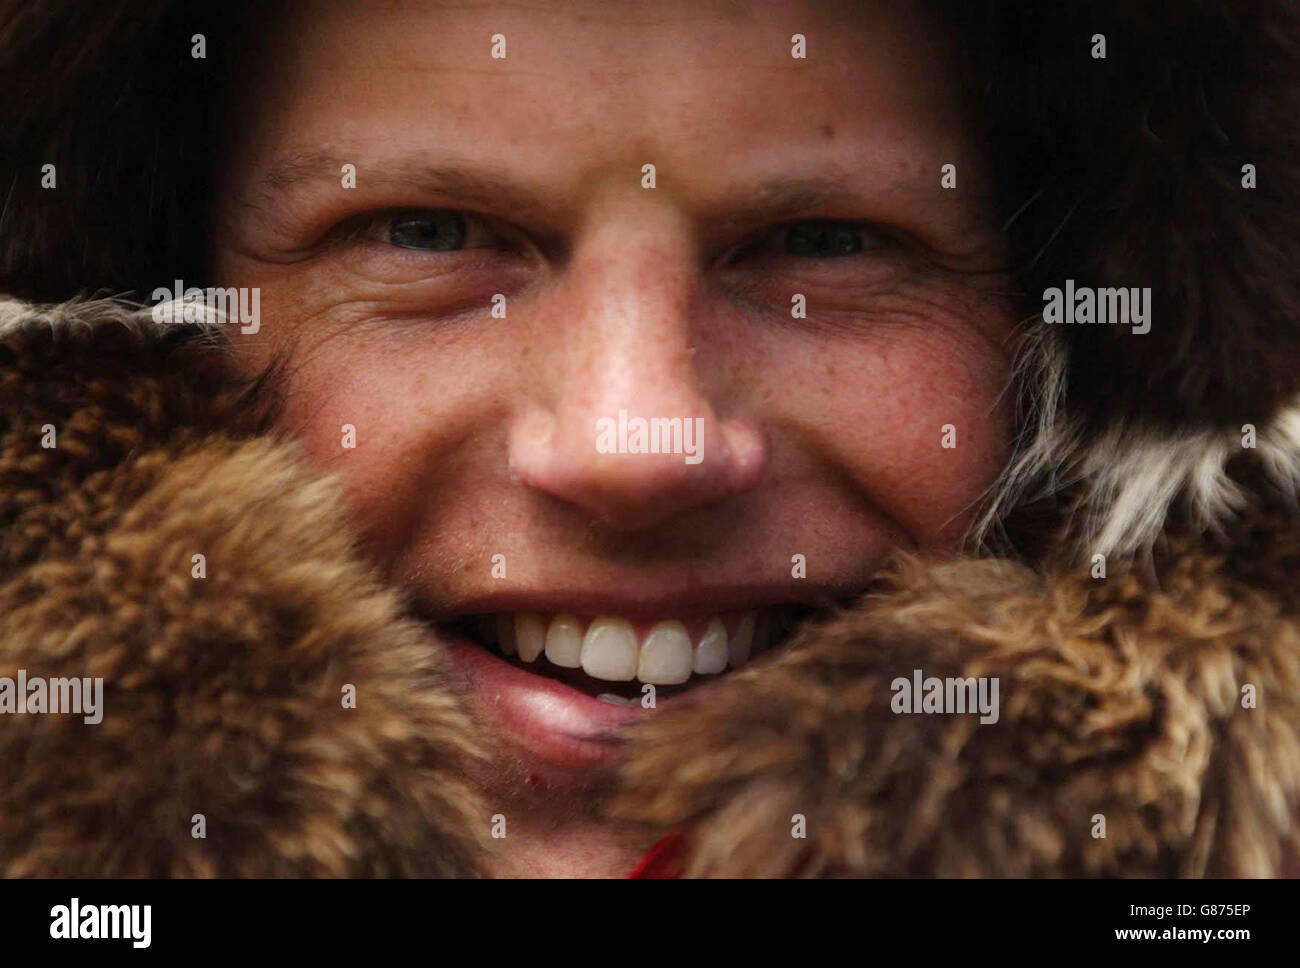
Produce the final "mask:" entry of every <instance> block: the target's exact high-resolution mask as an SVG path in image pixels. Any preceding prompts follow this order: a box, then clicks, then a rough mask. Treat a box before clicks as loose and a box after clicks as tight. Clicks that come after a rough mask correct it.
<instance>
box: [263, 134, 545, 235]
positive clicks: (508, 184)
mask: <svg viewBox="0 0 1300 968" xmlns="http://www.w3.org/2000/svg"><path fill="white" fill-rule="evenodd" d="M345 164H355V165H356V166H357V172H356V176H357V183H358V185H362V186H379V187H381V188H390V189H413V190H415V191H418V192H422V193H424V194H428V195H437V196H442V197H446V198H449V199H455V200H457V201H459V202H464V203H467V204H470V205H477V206H480V207H482V208H491V209H494V210H501V209H505V210H509V211H511V212H516V213H519V214H521V215H524V216H528V217H532V218H534V219H536V220H538V221H541V220H543V219H544V218H545V217H546V215H547V213H553V212H554V210H555V208H556V203H554V202H552V203H549V204H543V203H542V201H541V200H540V199H539V198H538V197H537V195H536V194H535V193H534V192H530V191H529V190H527V189H526V188H523V187H521V186H519V185H517V184H516V183H515V182H513V181H511V179H510V178H509V176H508V175H506V173H505V172H502V171H493V170H492V169H491V168H484V167H483V166H482V165H476V166H475V167H474V168H470V167H468V166H465V165H459V164H450V165H434V164H429V163H428V162H427V161H424V160H423V159H402V158H399V159H396V160H386V161H381V162H372V163H358V161H357V159H356V156H353V157H352V158H348V157H347V156H345V155H342V154H338V153H336V152H332V151H300V152H294V153H292V154H289V155H286V156H284V157H282V158H280V159H278V160H276V161H275V162H273V163H272V164H271V165H270V166H269V167H268V168H267V169H266V171H265V172H264V173H263V174H262V177H261V179H260V181H259V183H258V187H259V189H260V191H261V193H262V194H263V195H269V196H272V197H274V196H281V197H282V196H285V195H289V194H292V193H293V192H295V191H297V190H299V189H302V188H304V187H318V186H319V187H324V186H326V185H332V186H337V184H338V181H337V179H338V178H339V177H340V175H341V174H342V168H343V166H344V165H345Z"/></svg>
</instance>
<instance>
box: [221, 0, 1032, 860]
mask: <svg viewBox="0 0 1300 968" xmlns="http://www.w3.org/2000/svg"><path fill="white" fill-rule="evenodd" d="M757 6H758V7H759V8H760V9H758V10H747V9H745V10H739V9H737V8H734V7H732V6H730V5H727V4H714V3H711V2H707V0H706V2H701V0H691V2H689V3H686V2H682V3H677V2H670V0H665V2H662V3H656V4H654V5H653V6H639V5H621V4H620V5H613V6H611V5H609V4H608V3H607V2H603V0H581V2H575V0H566V2H564V3H558V2H557V3H554V4H548V3H540V4H530V5H528V6H526V7H519V6H517V5H511V4H500V5H497V4H493V3H485V4H475V5H472V6H470V7H465V6H464V5H461V4H451V3H448V4H445V5H444V4H441V3H436V2H429V3H422V4H411V5H403V6H402V7H401V8H400V9H399V10H390V9H389V8H388V7H387V6H384V7H377V6H373V5H368V4H350V3H344V2H330V3H321V4H312V3H304V4H300V5H298V6H297V7H296V8H295V9H294V10H293V12H292V23H291V24H289V25H286V26H287V28H288V29H284V30H274V31H271V30H268V31H264V32H263V33H264V36H265V43H266V44H267V45H268V47H269V48H270V50H269V51H268V52H267V53H268V56H265V57H262V58H259V59H258V61H259V62H261V63H274V64H275V70H274V71H268V72H267V73H266V74H265V75H264V76H262V77H260V78H259V79H257V80H256V82H255V83H254V84H253V85H252V87H251V88H250V91H249V93H248V96H247V98H246V100H245V101H244V102H242V103H241V104H239V105H238V106H237V108H236V109H234V110H233V111H232V118H231V120H230V122H229V124H228V130H231V131H234V132H238V138H237V140H235V141H233V142H232V144H231V147H230V156H229V160H228V162H227V164H226V165H225V166H224V170H225V173H226V180H225V182H224V183H223V184H222V185H221V186H220V190H219V192H218V200H217V205H216V211H215V213H214V214H215V215H216V224H217V225H218V247H217V255H216V259H215V264H214V267H213V268H214V272H215V275H216V276H217V278H218V281H219V284H220V285H230V286H260V287H261V288H262V320H263V322H262V327H261V332H260V333H259V334H257V335H256V336H249V337H241V339H240V341H239V348H240V350H241V351H242V352H243V353H244V354H245V355H246V363H247V366H248V367H249V369H250V370H256V369H257V368H259V367H261V366H263V365H265V364H266V363H267V362H268V361H270V360H272V359H275V358H277V357H280V356H284V355H286V354H288V355H291V356H292V360H293V365H292V366H291V367H289V370H288V372H289V374H290V377H289V381H288V390H289V401H288V409H287V416H286V419H285V424H286V429H287V430H288V431H289V432H291V433H292V434H294V435H296V436H297V437H298V438H299V439H301V441H302V442H303V444H304V446H305V448H306V450H307V452H308V453H309V454H310V455H311V456H312V457H313V458H314V459H316V460H317V461H319V462H320V463H321V464H323V465H324V466H326V467H328V468H330V469H332V470H334V471H336V472H337V473H338V474H339V475H340V477H341V480H342V481H343V484H344V486H345V488H346V489H347V494H348V499H349V501H350V503H351V506H352V508H353V510H354V513H355V522H354V524H355V525H356V526H357V527H358V528H359V530H360V531H361V533H362V534H363V535H364V537H365V542H366V544H365V550H366V552H367V553H368V554H369V555H371V556H372V557H373V558H374V559H375V560H376V561H377V562H378V563H379V564H380V565H381V566H382V567H383V568H384V569H385V571H386V573H387V574H388V575H389V576H390V577H391V578H392V580H393V581H395V582H398V583H401V584H402V585H403V586H405V587H407V588H409V589H411V590H412V592H413V593H421V594H424V595H426V596H427V597H428V598H429V599H430V600H432V601H434V602H435V603H439V604H441V605H444V606H445V607H449V608H450V607H454V604H455V603H456V602H457V601H458V600H463V599H464V598H467V597H469V596H473V595H477V594H484V593H487V592H490V591H496V590H499V589H498V588H497V587H496V586H494V585H493V579H492V578H491V559H492V556H493V555H494V554H504V555H505V556H506V559H507V561H508V574H509V584H510V586H511V588H515V589H519V590H530V589H548V588H557V587H558V588H581V589H590V590H593V591H612V592H620V591H625V590H626V589H629V588H634V589H636V590H637V591H638V593H640V594H647V595H651V594H662V595H665V596H666V595H670V594H673V593H675V592H678V591H680V590H681V589H682V588H683V587H689V585H690V584H691V583H692V582H696V581H709V582H713V583H717V584H719V585H743V584H745V583H753V582H764V581H776V580H785V579H788V578H789V562H790V560H791V555H792V554H795V553H800V554H803V555H805V556H806V559H807V562H808V565H807V568H808V577H809V580H810V581H817V582H820V583H824V584H825V585H826V586H827V587H830V588H834V589H836V590H839V591H841V592H845V593H848V592H852V591H854V590H858V589H861V588H862V587H863V586H864V585H865V583H866V582H867V581H868V580H869V579H870V577H871V575H872V574H873V572H874V571H875V570H876V569H877V568H878V567H879V566H880V564H881V563H882V562H883V561H884V559H885V557H886V556H887V555H888V553H889V552H890V550H891V549H893V548H895V547H898V546H904V547H925V548H933V549H947V548H952V547H954V546H955V545H956V543H957V542H958V540H959V539H960V537H961V536H962V534H963V532H964V530H965V528H966V527H967V525H968V524H969V522H970V519H971V516H972V509H973V506H974V504H975V502H976V501H977V500H978V498H979V497H980V495H981V494H982V493H983V491H984V489H985V488H986V487H987V486H988V484H989V483H990V482H991V480H992V479H993V477H994V476H995V474H996V473H997V470H998V469H999V468H1000V466H1001V464H1002V462H1003V460H1004V459H1005V455H1006V447H1007V435H1008V426H1009V414H1008V412H1007V408H1006V400H1005V398H1003V399H1002V400H1001V401H999V394H1000V393H1001V391H1002V390H1003V388H1004V385H1005V383H1006V380H1007V378H1008V361H1007V357H1006V345H1005V343H1006V339H1007V337H1008V335H1009V334H1010V332H1011V319H1012V313H1011V310H1010V308H1009V307H1008V306H1007V305H1005V304H1004V303H1003V302H1002V301H1001V298H1002V297H1000V296H998V295H997V293H999V292H1005V291H1008V290H1009V289H1011V288H1012V287H1011V286H1010V284H1009V283H1008V280H1007V279H1006V277H1004V276H1002V275H1001V274H999V273H998V272H995V271H994V270H997V269H998V268H999V266H1000V259H1001V251H1000V249H999V246H998V241H997V238H996V236H995V234H994V232H993V228H992V224H991V223H992V222H993V220H992V218H991V217H990V216H989V214H988V210H987V205H986V201H985V200H984V198H983V196H982V195H981V188H980V186H981V185H982V184H983V178H982V174H983V172H982V160H981V159H980V158H979V157H978V156H976V155H974V154H973V152H972V148H971V146H970V139H969V138H968V136H967V134H966V128H965V124H964V120H963V115H962V112H961V108H960V106H959V103H958V100H957V95H956V94H955V93H954V92H955V90H956V89H955V87H953V86H952V81H953V79H952V78H951V77H950V76H949V75H948V74H947V73H946V71H947V70H949V69H950V65H951V64H952V63H953V62H954V61H955V57H954V56H953V54H952V52H951V50H950V49H949V48H948V47H947V46H946V42H945V40H944V37H943V35H942V34H941V33H939V32H938V31H937V30H936V29H935V28H934V27H933V26H932V25H928V24H927V23H926V22H925V21H923V20H920V19H918V17H915V16H912V15H910V14H907V13H905V12H900V11H899V9H898V5H897V4H879V5H871V4H865V5H864V4H839V3H817V2H805V3H797V2H772V3H764V4H762V5H757ZM795 32H799V33H803V34H805V35H806V36H807V37H808V38H809V47H808V51H809V55H808V58H807V59H806V60H802V61H800V60H795V59H793V58H791V57H790V52H789V37H790V35H791V34H792V33H795ZM494 33H504V34H506V36H507V38H508V57H507V58H506V60H504V61H493V60H491V59H490V58H489V57H488V53H487V52H488V46H489V44H488V38H489V37H490V36H491V35H492V34H494ZM276 38H280V39H279V40H277V39H276ZM290 42H291V46H292V55H289V54H288V53H287V52H286V50H285V49H281V48H278V47H276V44H277V43H280V44H289V43H290ZM813 119H816V120H813ZM822 119H826V120H824V121H823V120H822ZM305 150H316V151H322V150H329V151H332V152H337V153H341V154H342V155H343V156H344V157H346V158H347V159H349V160H352V159H355V163H356V165H357V187H356V188H355V189H348V190H344V189H342V188H341V187H340V186H339V182H338V174H337V169H334V170H329V171H323V172H322V173H321V177H320V180H319V184H318V185H316V187H315V188H313V189H312V190H311V191H310V192H307V191H304V192H300V193H299V194H296V195H292V196H286V197H285V198H283V199H279V198H277V199H276V200H275V201H274V202H272V201H270V200H269V196H267V195H266V194H265V193H264V192H263V191H262V189H261V188H260V187H259V179H260V178H261V177H262V175H263V174H264V173H265V171H266V170H267V168H268V167H269V166H271V165H272V164H273V163H274V162H275V161H276V160H277V159H279V158H281V157H283V156H284V155H285V154H286V153H292V152H303V151H305ZM396 153H401V154H403V155H404V156H410V155H412V154H415V155H418V156H420V157H421V158H427V159H428V162H429V163H430V164H435V165H446V164H449V163H451V162H452V161H455V162H457V163H463V164H464V165H465V166H466V167H468V168H470V169H473V170H476V171H481V170H489V169H490V170H491V171H492V172H493V173H495V174H498V175H502V176H503V177H506V178H508V179H509V180H511V181H512V182H519V183H522V184H525V185H527V186H529V191H530V192H531V193H532V194H533V195H534V196H536V198H537V200H538V201H539V202H540V203H542V204H543V205H544V206H545V215H544V217H543V218H542V220H541V224H530V225H527V226H519V227H518V229H517V232H516V235H517V238H515V237H512V238H514V243H517V244H510V245H508V244H501V243H498V242H497V241H496V240H493V239H490V238H489V239H488V241H485V242H482V243H476V245H475V247H474V248H472V249H470V250H467V251H465V252H452V253H446V252H443V253H430V252H415V251H410V250H397V249H394V248H393V247H392V246H391V245H389V246H387V247H386V244H385V243H383V242H376V241H373V240H372V241H368V242H366V243H365V244H359V243H349V244H347V245H339V246H319V245H317V243H318V241H319V239H320V237H321V236H322V235H324V234H325V233H326V232H327V230H329V229H330V228H331V226H333V225H335V224H337V223H340V222H343V221H346V220H347V219H353V218H356V217H359V216H363V215H365V213H367V212H371V213H375V212H382V211H385V210H389V209H392V208H464V209H469V210H471V211H475V212H479V213H482V214H483V215H486V216H489V217H491V218H494V219H496V220H498V221H499V222H500V223H502V224H505V225H507V226H509V225H513V224H514V223H515V222H516V220H517V219H519V218H521V216H520V215H519V213H518V212H516V211H515V210H514V209H513V208H511V207H507V206H504V205H499V204H495V203H493V202H492V200H491V199H488V200H486V201H479V202H476V203H475V204H473V205H464V204H458V203H457V200H456V199H455V198H451V197H441V196H435V195H431V194H429V193H428V192H427V191H426V190H424V189H423V188H421V187H419V186H418V185H417V184H416V183H415V182H413V181H412V182H411V183H409V184H400V185H397V186H396V187H394V186H392V185H386V186H385V187H383V188H380V187H379V183H380V178H379V173H380V172H381V171H382V169H383V166H384V165H385V164H386V163H387V162H388V157H389V155H393V154H396ZM647 162H652V163H654V164H655V165H656V168H657V173H658V187H656V188H655V189H653V190H646V189H643V188H642V187H641V184H640V179H641V165H643V164H645V163H647ZM950 162H951V163H954V164H957V165H958V167H959V169H960V170H961V171H962V173H963V174H962V182H961V184H962V189H961V191H959V192H945V191H942V190H941V189H940V185H939V170H940V167H941V166H942V165H943V164H946V163H950ZM826 172H833V173H834V174H835V175H836V176H837V177H840V178H841V179H842V180H843V181H844V182H845V183H846V184H847V185H849V186H850V187H851V188H852V189H853V191H854V192H855V193H856V194H858V195H860V196H861V198H862V201H860V202H855V203H853V204H845V205H835V206H830V205H822V206H820V207H816V208H814V209H813V210H810V211H807V212H802V213H799V216H798V217H800V218H819V219H849V220H862V221H863V222H869V223H872V224H875V225H882V226H887V227H898V228H900V229H902V231H903V232H904V233H906V234H907V235H908V236H909V237H910V238H913V239H915V240H916V244H915V245H911V244H910V243H909V246H910V247H909V246H902V247H899V246H888V247H885V248H883V249H871V250H870V251H867V252H864V253H862V254H857V255H854V256H852V257H851V258H848V259H809V258H807V257H800V256H798V255H797V254H795V255H791V254H788V253H786V252H784V251H783V250H779V249H778V250H774V251H770V252H769V251H766V250H765V252H764V254H762V255H759V256H744V257H736V258H735V259H729V258H728V256H729V254H730V253H732V252H733V251H739V250H740V248H741V243H742V242H744V241H745V240H746V239H748V238H752V237H753V236H755V234H761V231H765V230H766V228H770V226H767V227H765V226H763V225H751V226H747V227H746V228H744V229H743V230H742V229H740V228H736V227H735V226H738V225H741V224H743V220H744V217H745V216H746V213H747V209H748V199H750V198H752V197H753V193H752V191H750V187H749V186H752V185H753V184H756V183H757V182H758V181H761V180H763V179H765V178H770V177H776V176H782V177H803V176H806V175H809V174H811V173H817V174H824V173H826ZM250 200H253V204H252V205H251V206H250V204H247V203H248V202H249V201H250ZM792 217H793V216H792ZM729 220H730V221H729ZM520 239H522V240H523V241H522V242H521V241H519V240H520ZM521 253H522V254H521ZM936 264H941V265H942V268H936ZM497 292H500V293H503V294H505V295H506V296H507V304H508V312H507V316H506V318H505V319H498V318H493V317H492V316H491V314H490V300H491V296H492V294H493V293H497ZM793 293H803V294H805V295H806V296H807V300H808V318H807V319H792V318H791V316H790V306H791V296H792V294H793ZM619 409H626V410H627V411H629V413H630V414H633V415H641V416H666V417H673V416H682V417H699V418H701V419H702V420H703V421H704V438H703V440H704V445H705V454H706V459H705V460H704V462H703V463H701V464H699V465H694V466H688V465H686V464H685V463H684V462H683V461H682V459H681V457H680V456H678V455H662V456H649V455H638V457H636V458H635V461H636V462H635V463H632V461H633V458H631V457H629V456H628V455H607V454H598V453H597V451H596V448H595V428H596V421H597V420H598V419H600V418H602V417H615V416H616V415H617V412H618V410H619ZM344 423H351V424H355V425H356V427H357V433H358V446H357V448H356V449H355V450H351V451H344V450H342V449H341V447H340V431H339V428H340V426H341V425H342V424H344ZM948 423H951V424H954V425H955V426H956V427H957V428H958V442H959V443H958V446H957V448H955V449H943V448H941V447H940V438H941V430H940V428H941V426H942V425H944V424H948ZM493 740H494V743H493V745H494V746H495V747H496V748H498V749H501V750H502V751H503V752H502V758H501V762H500V764H499V768H498V769H497V770H496V772H495V773H494V774H493V775H492V776H490V777H486V778H485V781H486V782H488V783H489V785H490V786H491V787H492V788H493V789H494V790H495V791H496V794H495V795H496V801H497V802H498V803H499V808H498V809H500V810H501V811H502V812H505V813H507V814H508V815H509V816H510V817H511V827H510V841H509V848H510V849H509V850H508V851H503V852H502V856H501V858H500V859H499V860H498V861H497V862H495V863H494V865H493V867H492V869H491V873H499V874H513V873H531V874H596V873H599V874H620V873H624V872H626V871H627V870H628V869H630V868H631V866H632V863H633V862H634V860H635V858H634V857H633V856H629V854H628V853H626V851H624V850H622V849H620V848H619V847H618V846H617V845H616V840H615V837H616V835H617V833H618V831H616V830H613V829H612V828H610V827H609V826H608V825H606V824H604V823H603V822H602V821H601V820H600V816H599V800H598V796H597V794H598V791H599V778H598V777H591V778H586V779H584V780H583V781H582V782H579V783H576V784H575V783H559V782H555V780H554V778H552V777H546V778H543V776H542V775H541V773H540V772H539V771H537V770H535V769H534V768H532V766H531V764H529V763H528V762H527V761H526V760H525V759H524V758H523V757H518V756H513V755H512V754H511V752H510V750H511V746H510V737H508V736H500V737H493Z"/></svg>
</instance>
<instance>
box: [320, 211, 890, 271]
mask: <svg viewBox="0 0 1300 968" xmlns="http://www.w3.org/2000/svg"><path fill="white" fill-rule="evenodd" d="M447 214H452V215H459V216H461V217H462V219H463V224H464V226H465V232H466V237H467V239H472V238H474V237H475V236H476V235H478V236H479V237H480V238H486V237H489V236H490V237H491V238H492V239H493V240H494V241H495V242H496V243H498V244H503V245H505V246H506V247H507V248H510V249H511V250H512V251H522V250H523V249H524V248H526V247H525V246H524V245H523V244H522V242H521V241H519V231H518V230H516V229H513V228H512V227H511V226H509V224H508V223H504V222H500V221H498V220H496V219H494V218H492V217H490V216H487V215H481V214H479V213H477V212H471V211H465V210H463V209H450V208H428V209H390V210H386V211H382V212H375V213H369V214H367V215H365V216H363V217H361V218H358V219H354V220H352V221H350V222H349V223H348V224H346V225H345V226H343V228H342V230H341V231H340V232H338V233H336V235H335V237H336V240H337V241H338V242H341V243H344V244H364V243H370V244H374V245H379V246H382V247H383V248H384V249H386V250H389V251H391V252H393V253H395V254H396V253H400V254H401V257H402V258H410V259H424V258H426V257H427V256H429V255H441V256H448V255H456V254H463V253H466V252H471V251H474V250H476V249H482V248H487V247H488V245H486V244H479V245H474V244H466V245H464V246H463V247H462V248H459V249H447V250H439V249H422V248H418V247H415V246H402V245H398V244H396V243H394V242H393V241H392V240H391V237H390V233H391V229H392V227H393V225H394V224H395V223H396V222H397V221H398V220H399V219H402V218H403V217H405V218H407V219H409V220H417V219H420V218H422V217H423V218H430V217H432V216H434V215H447ZM806 225H816V226H820V227H822V229H823V231H827V230H832V229H838V230H843V231H848V232H852V233H856V234H857V235H858V236H859V238H860V239H861V240H862V246H861V248H860V250H859V251H857V252H851V253H844V254H842V255H838V256H834V255H831V256H816V255H813V256H800V255H795V254H793V253H790V252H785V251H780V247H781V246H782V243H784V242H785V241H786V240H787V239H788V237H789V235H790V233H791V232H792V231H793V230H794V229H795V228H796V227H799V226H806ZM512 235H513V236H515V240H516V241H515V242H514V243H513V244H512V243H511V242H510V237H511V236H512ZM898 246H899V242H898V239H897V238H896V237H895V236H893V235H892V234H891V233H889V232H888V231H886V230H884V229H881V228H880V227H878V226H876V225H873V224H871V223H867V222H859V221H854V220H852V219H836V218H816V217H813V218H802V219H791V220H788V221H785V222H778V223H775V224H772V225H769V226H767V227H765V228H763V229H762V230H760V231H759V232H756V233H754V234H753V235H751V236H749V237H748V238H746V239H744V240H742V241H741V242H740V243H738V244H737V245H736V246H734V247H733V248H732V249H730V250H729V251H728V253H727V254H726V255H725V257H724V259H723V261H724V262H725V263H726V264H732V263H734V262H735V261H737V260H740V259H743V258H748V257H753V256H759V257H762V256H769V257H773V256H774V257H780V258H792V259H796V260H799V261H806V262H817V263H822V262H835V261H846V260H849V259H851V258H853V257H854V256H862V255H867V254H870V253H873V252H875V251H877V250H881V249H890V248H897V247H898Z"/></svg>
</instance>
